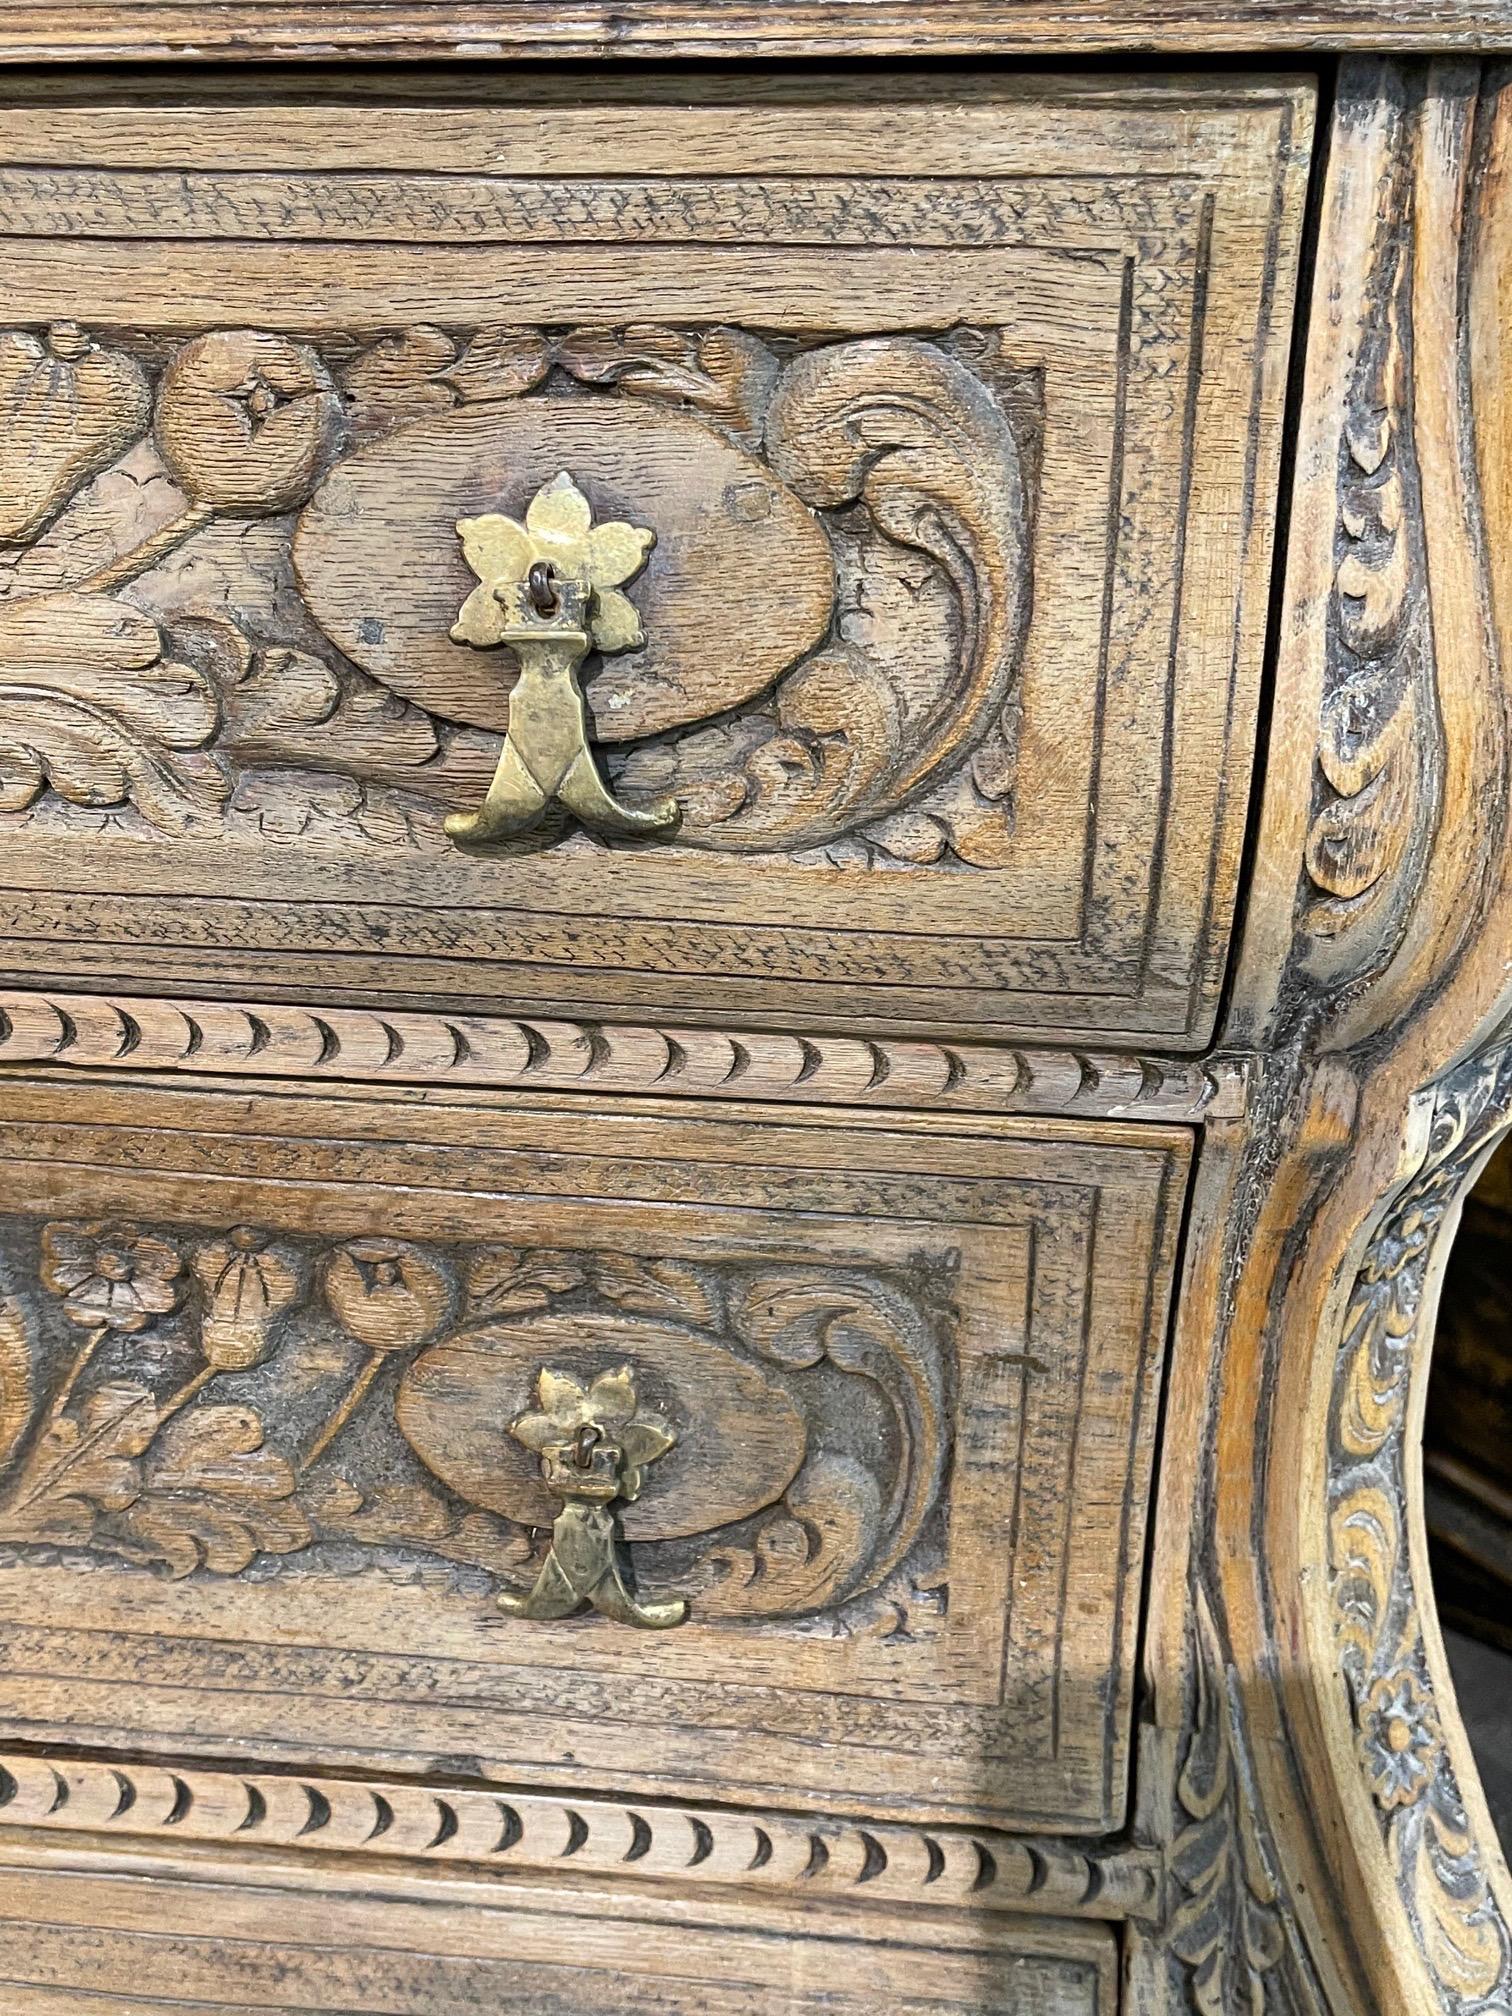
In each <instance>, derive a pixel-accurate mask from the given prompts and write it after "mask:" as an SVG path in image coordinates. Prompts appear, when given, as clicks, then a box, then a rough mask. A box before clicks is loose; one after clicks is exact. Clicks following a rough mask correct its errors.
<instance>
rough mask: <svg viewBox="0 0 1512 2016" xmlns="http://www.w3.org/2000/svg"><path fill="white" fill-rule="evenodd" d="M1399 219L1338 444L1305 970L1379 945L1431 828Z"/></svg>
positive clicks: (1320, 970)
mask: <svg viewBox="0 0 1512 2016" xmlns="http://www.w3.org/2000/svg"><path fill="white" fill-rule="evenodd" d="M1411 263H1412V258H1411V241H1410V233H1409V234H1408V236H1407V237H1405V238H1404V236H1403V235H1402V233H1401V232H1400V230H1399V229H1398V224H1397V218H1396V215H1395V214H1394V210H1393V206H1392V205H1391V204H1390V203H1387V202H1385V201H1383V202H1382V205H1381V212H1380V221H1379V224H1378V229H1377V236H1376V241H1375V243H1374V245H1373V246H1372V248H1371V255H1370V277H1369V286H1368V289H1367V294H1366V300H1365V305H1364V307H1363V308H1362V326H1361V331H1360V340H1359V348H1358V354H1357V357H1356V360H1355V365H1354V370H1353V373H1352V376H1351V379H1350V383H1349V387H1348V392H1347V395H1346V404H1345V408H1344V412H1343V415H1342V421H1341V427H1340V435H1339V443H1338V472H1337V479H1336V485H1337V489H1336V494H1337V522H1336V527H1335V537H1334V578H1333V589H1332V595H1331V598H1330V602H1329V609H1328V629H1327V641H1326V648H1325V653H1324V669H1325V688H1324V693H1323V698H1322V703H1321V710H1320V715H1319V723H1318V754H1317V762H1318V787H1317V794H1316V799H1315V804H1314V809H1313V816H1312V821H1311V824H1310V826H1309V829H1308V834H1307V840H1306V845H1305V850H1304V858H1305V866H1306V871H1307V875H1308V878H1309V881H1310V883H1311V885H1312V886H1311V890H1310V892H1309V896H1308V900H1307V904H1306V908H1305V910H1304V913H1303V920H1302V921H1303V928H1304V930H1305V931H1306V933H1307V935H1308V938H1309V940H1310V944H1309V947H1308V951H1307V964H1308V967H1309V970H1310V971H1312V972H1313V973H1314V974H1315V975H1316V976H1317V977H1318V978H1320V979H1322V980H1324V981H1327V982H1331V983H1334V984H1341V983H1343V982H1346V981H1351V980H1357V979H1359V978H1361V977H1362V976H1364V975H1366V974H1367V973H1368V972H1370V971H1371V970H1373V969H1374V968H1375V967H1376V966H1377V965H1378V964H1379V963H1380V962H1381V961H1383V960H1384V959H1386V958H1389V956H1390V954H1391V952H1392V951H1393V949H1394V947H1395V944H1396V941H1397V936H1398V934H1399V931H1400V928H1401V924H1402V920H1403V918H1404V916H1405V906H1406V905H1407V904H1408V903H1409V902H1410V900H1411V896H1412V892H1413V889H1414V887H1415V880H1416V876H1415V864H1417V865H1421V861H1422V859H1423V857H1424V854H1425V850H1426V848H1427V845H1428V842H1429V839H1430V837H1431V832H1432V827H1433V822H1434V819H1435V816H1436V811H1437V804H1438V793H1439V787H1440V777H1439V771H1440V766H1441V744H1442V728H1441V724H1440V721H1439V716H1438V708H1437V702H1436V699H1435V695H1434V685H1433V641H1432V617H1431V612H1430V609H1429V606H1428V598H1427V590H1426V569H1425V566H1424V560H1423V554H1422V550H1421V541H1422V523H1421V503H1420V494H1419V484H1420V477H1419V473H1418V468H1417V462H1416V453H1415V449H1414V446H1413V437H1412V415H1413V400H1412V386H1411V355H1410V344H1409V336H1408V332H1407V330H1406V329H1405V328H1404V318H1405V317H1406V316H1407V315H1408V314H1409V313H1410V308H1409V296H1410V289H1411V279H1412V275H1411Z"/></svg>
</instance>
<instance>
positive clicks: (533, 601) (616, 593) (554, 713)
mask: <svg viewBox="0 0 1512 2016" xmlns="http://www.w3.org/2000/svg"><path fill="white" fill-rule="evenodd" d="M457 533H458V536H459V537H460V538H461V541H462V551H463V554H464V555H465V557H466V560H467V564H468V566H469V567H471V569H472V570H473V572H474V573H475V574H476V575H477V577H478V584H479V585H478V586H477V587H476V588H475V589H474V590H473V592H472V593H471V595H469V596H468V598H467V600H466V601H465V602H464V603H463V605H462V608H461V610H460V612H459V614H458V616H457V620H456V622H455V623H454V624H453V625H452V630H451V635H452V638H453V640H454V641H455V642H456V643H458V644H471V645H473V646H474V647H475V648H476V649H478V650H481V651H486V650H490V649H493V648H494V647H496V646H498V645H501V644H507V645H508V646H509V647H510V648H511V649H512V650H513V652H514V654H515V656H516V658H518V660H519V662H520V676H519V678H518V680H517V681H516V682H515V686H514V689H513V691H512V692H511V694H510V696H509V729H508V732H507V734H506V735H505V737H504V747H503V749H502V750H501V751H500V752H499V763H498V768H497V769H496V770H495V772H494V778H493V782H492V784H490V785H489V787H488V795H487V797H486V798H485V799H484V800H483V803H482V805H481V806H480V807H479V809H478V810H477V811H476V812H453V813H451V814H450V815H449V817H448V818H447V821H446V831H447V833H448V834H449V835H450V836H451V838H452V839H453V840H458V841H462V842H464V843H470V844H477V843H479V842H482V841H488V840H507V839H511V838H512V837H513V836H514V835H515V834H518V833H524V832H527V831H528V830H529V829H530V828H531V827H532V826H534V825H535V823H536V821H537V820H538V819H539V818H540V817H541V815H542V813H543V812H545V810H546V808H547V807H548V806H549V805H551V804H552V803H554V802H555V803H560V804H562V805H565V806H566V808H567V810H568V811H569V812H571V813H573V814H575V816H576V817H577V818H579V819H581V820H582V822H583V824H584V825H585V826H591V827H593V828H594V830H595V831H597V832H599V833H609V834H613V835H616V836H619V837H621V838H625V839H649V838H655V837H657V836H659V835H666V834H669V833H672V832H675V831H676V829H677V824H678V821H679V819H680V817H681V814H680V812H679V810H678V806H677V801H676V800H675V799H673V798H661V799H656V800H654V801H653V802H652V803H651V804H649V805H643V806H633V805H625V804H622V803H621V801H620V800H619V799H618V798H616V797H615V796H614V794H613V792H612V791H611V790H610V789H609V786H608V785H607V784H606V783H605V782H604V779H603V776H602V775H601V774H600V771H599V768H598V764H597V763H596V762H595V760H594V757H593V753H592V751H591V750H590V749H589V747H588V710H587V707H586V705H585V704H584V700H583V693H582V688H581V686H580V685H579V684H578V672H579V668H580V667H581V665H582V663H583V660H584V659H585V658H586V657H587V656H588V653H589V652H590V651H601V652H615V651H633V650H635V649H636V648H637V646H639V645H641V644H643V643H644V642H645V636H644V633H643V631H642V629H641V621H640V616H639V614H638V613H637V611H636V608H635V604H634V603H633V602H632V601H631V600H630V598H629V597H628V596H627V595H625V594H623V593H622V592H621V590H622V587H623V584H624V583H625V582H627V581H630V580H632V579H633V578H634V577H635V575H637V574H638V573H639V572H640V570H641V568H642V567H643V566H644V565H645V564H646V555H647V554H648V553H649V552H650V550H651V548H652V546H653V545H654V544H655V541H656V534H655V533H654V532H652V531H651V530H650V528H649V527H647V526H643V525H630V524H627V523H624V522H623V521H614V522H611V523H609V524H605V525H595V524H594V523H593V513H592V510H591V508H590V506H589V503H588V500H587V498H586V497H584V495H583V493H582V491H581V490H579V489H578V487H577V485H576V483H574V482H573V480H572V478H571V477H570V476H569V475H568V474H567V472H566V470H563V471H562V472H561V474H560V475H558V476H555V477H553V478H552V480H551V482H549V483H547V484H545V485H544V486H543V487H542V488H541V489H540V490H538V491H537V492H536V495H535V497H534V498H533V499H532V500H531V503H530V508H529V509H528V510H527V511H526V513H525V520H524V523H523V524H520V523H518V522H517V521H516V520H515V519H513V518H506V517H504V516H503V514H502V513H499V512H492V513H489V514H488V515H486V516H484V517H481V518H461V519H459V520H458V521H457Z"/></svg>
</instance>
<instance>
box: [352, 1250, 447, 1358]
mask: <svg viewBox="0 0 1512 2016" xmlns="http://www.w3.org/2000/svg"><path fill="white" fill-rule="evenodd" d="M325 1294H326V1300H327V1301H328V1302H329V1303H330V1305H331V1308H332V1310H333V1312H334V1313H335V1316H336V1319H337V1321H338V1322H339V1323H340V1324H341V1326H342V1328H343V1329H344V1330H345V1331H346V1332H347V1334H348V1335H349V1336H351V1337H355V1338H356V1340H357V1342H358V1343H359V1344H365V1345H366V1346H367V1348H368V1349H369V1350H370V1351H408V1350H409V1349H410V1347H411V1346H412V1345H415V1344H420V1343H423V1342H424V1340H425V1339H426V1338H427V1337H429V1336H431V1335H432V1334H433V1333H434V1332H435V1331H436V1330H437V1329H438V1328H439V1326H440V1324H441V1323H442V1321H443V1320H444V1319H445V1317H446V1314H447V1311H448V1310H449V1309H450V1308H451V1303H452V1284H451V1278H450V1276H449V1275H448V1274H447V1272H446V1270H445V1269H444V1268H443V1267H441V1266H439V1265H438V1264H437V1263H436V1261H434V1260H432V1259H430V1258H429V1257H428V1256H427V1255H426V1254H424V1253H422V1252H421V1251H420V1249H419V1247H418V1246H406V1245H405V1244H403V1243H402V1241H400V1240H397V1239H353V1240H351V1241H350V1242H349V1243H348V1244H347V1245H345V1246H342V1247H339V1248H338V1249H337V1251H336V1252H334V1253H333V1254H332V1255H331V1257H330V1259H329V1260H327V1262H326V1265H325Z"/></svg>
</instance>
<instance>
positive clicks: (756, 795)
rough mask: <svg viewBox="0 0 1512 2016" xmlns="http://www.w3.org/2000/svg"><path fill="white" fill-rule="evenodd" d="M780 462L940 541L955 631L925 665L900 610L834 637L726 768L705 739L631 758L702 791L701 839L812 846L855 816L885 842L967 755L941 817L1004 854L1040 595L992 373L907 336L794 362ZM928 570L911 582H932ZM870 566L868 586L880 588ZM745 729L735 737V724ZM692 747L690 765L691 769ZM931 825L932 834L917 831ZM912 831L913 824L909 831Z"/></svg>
mask: <svg viewBox="0 0 1512 2016" xmlns="http://www.w3.org/2000/svg"><path fill="white" fill-rule="evenodd" d="M766 438H767V449H768V453H769V455H770V457H771V460H772V465H773V467H774V468H775V469H776V471H777V473H778V474H779V475H780V476H781V477H782V478H783V480H784V481H785V482H786V483H788V484H789V485H790V486H791V488H792V489H793V490H794V491H795V492H796V493H797V495H798V496H800V497H801V498H803V499H804V500H805V501H806V502H807V503H809V504H811V505H813V506H814V507H815V508H816V509H820V510H823V511H827V512H844V511H846V510H848V509H850V508H852V507H854V506H857V505H862V506H864V508H865V510H866V511H867V513H868V514H869V516H870V519H871V522H872V524H873V526H874V527H875V531H876V533H877V534H879V535H880V536H881V540H882V541H883V542H885V543H886V544H889V545H890V547H891V549H892V552H893V556H894V564H896V561H897V558H898V557H899V556H900V554H901V553H903V552H911V553H913V554H916V555H923V556H924V557H925V558H926V559H927V560H928V561H929V562H931V563H932V564H933V568H934V569H935V570H937V574H938V578H939V580H940V581H941V582H943V583H944V584H946V586H947V587H948V592H949V597H950V603H951V608H952V611H953V615H954V627H955V631H956V636H957V642H956V644H955V647H954V649H953V651H952V652H951V654H950V655H949V659H948V662H947V663H945V664H942V665H939V666H935V667H931V668H929V671H930V672H932V673H933V674H934V676H933V677H932V678H931V677H930V676H929V673H928V672H926V673H923V674H922V676H921V672H920V669H919V668H918V667H917V666H915V667H914V668H913V669H912V671H911V672H910V670H909V669H908V668H906V667H905V665H904V664H903V662H902V656H903V653H904V652H905V651H906V650H907V643H906V641H904V640H901V639H899V638H898V637H897V635H896V633H895V626H893V625H890V624H889V625H877V626H873V629H872V634H871V635H870V636H869V637H868V639H867V641H866V642H865V643H864V644H863V643H861V642H859V641H856V640H855V639H854V638H853V637H851V636H850V635H848V634H847V633H848V629H849V628H850V627H851V623H852V620H853V619H859V620H861V621H862V622H863V623H864V617H865V610H864V604H863V605H861V606H854V607H853V608H852V609H851V612H850V617H849V618H848V617H847V614H846V611H845V608H844V606H843V604H842V611H841V616H840V621H839V629H838V633H837V635H836V637H835V638H834V639H833V640H832V641H831V642H829V643H828V644H826V645H825V646H824V647H822V648H821V650H820V651H819V652H818V653H816V654H815V655H814V656H813V657H811V658H809V659H807V660H805V661H804V662H802V663H801V664H800V665H798V666H797V667H796V668H795V669H794V670H793V671H792V672H790V673H789V674H788V675H787V676H786V677H785V678H784V679H783V680H782V681H781V682H780V683H779V685H778V687H777V690H776V693H775V695H774V697H773V702H772V707H771V711H770V714H769V716H768V719H767V721H766V724H765V728H766V732H765V733H764V734H761V733H760V726H761V724H760V723H755V722H753V723H752V724H751V728H750V730H749V735H750V737H751V738H752V739H751V740H750V741H749V742H748V744H747V746H746V747H744V748H741V747H740V746H739V744H738V743H736V744H735V746H734V747H733V748H732V749H731V750H730V759H731V760H727V761H726V762H725V764H724V765H723V766H722V767H720V766H719V765H718V763H717V761H716V763H714V764H710V763H708V761H707V757H706V754H705V750H704V748H703V747H701V746H700V745H699V742H698V738H697V737H696V736H695V737H693V738H692V747H691V748H690V750H689V752H688V757H687V758H686V759H685V758H682V757H681V755H680V752H679V751H677V750H676V749H672V750H662V751H652V752H650V755H649V757H648V759H646V760H645V761H644V762H643V763H638V762H637V759H636V758H635V757H634V756H632V757H631V758H630V759H629V761H628V762H627V763H626V765H625V775H626V777H627V779H631V778H633V779H634V780H635V781H636V782H637V783H642V782H643V781H644V780H645V779H646V778H648V777H653V776H654V777H655V779H656V781H657V783H658V785H659V786H660V787H661V788H670V789H672V790H673V791H674V792H676V793H677V795H678V796H679V797H684V798H685V801H686V811H685V830H686V836H687V837H688V838H689V839H690V840H694V841H700V840H701V841H703V842H704V844H708V845H715V846H718V847H720V848H723V849H733V850H739V851H758V850H769V849H772V848H776V847H780V848H782V849H784V850H791V851H794V852H801V851H803V850H804V849H808V848H815V847H823V846H825V845H826V844H828V843H831V842H833V841H835V840H837V839H839V838H841V837H842V836H843V835H845V834H847V833H849V832H851V831H852V830H856V829H860V830H861V831H862V832H863V833H871V834H872V835H873V839H874V842H875V845H876V847H877V848H878V850H879V851H881V852H884V853H885V852H888V851H890V850H889V848H888V844H887V842H888V837H889V829H888V827H887V824H886V822H887V821H889V820H890V819H892V818H893V817H894V815H896V814H898V813H899V812H900V811H902V810H903V809H904V808H905V807H908V806H910V805H911V804H912V802H913V801H914V800H915V799H916V798H918V797H919V796H920V795H921V794H922V793H924V792H925V791H927V790H928V789H929V788H930V787H931V786H933V785H935V784H937V783H939V782H941V780H945V779H950V778H952V777H953V776H954V775H955V773H956V772H957V771H958V770H960V769H961V766H962V765H965V766H966V772H965V774H966V775H967V776H968V777H969V783H970V789H969V790H967V791H966V792H965V797H964V802H963V800H962V798H961V795H960V792H959V791H958V792H956V793H954V794H952V793H951V792H950V791H949V790H947V791H946V793H945V795H944V796H943V797H942V798H941V800H940V803H939V805H938V808H937V809H935V808H933V807H931V808H930V812H931V814H932V817H931V823H932V825H933V827H934V828H935V829H936V830H937V831H938V833H939V835H940V838H939V841H938V842H937V844H936V845H935V846H934V847H933V849H932V851H931V853H930V855H929V857H928V858H938V856H939V855H940V854H941V853H943V852H944V851H945V849H946V847H947V846H948V847H949V848H950V849H951V850H952V851H953V852H954V853H955V854H956V855H957V856H958V857H959V858H960V859H961V860H963V861H967V862H970V863H973V864H974V865H981V866H994V865H997V862H998V860H999V859H1000V858H1001V847H1002V843H1003V839H1004V837H1005V835H1006V833H1007V832H1008V831H1009V830H1011V829H1010V828H1009V827H1008V825H1007V824H1006V813H1005V807H1004V800H1005V799H1006V797H1007V793H1008V789H1009V784H1010V780H1011V771H1012V765H1011V762H1009V761H1005V750H1006V748H1007V747H1008V746H1010V745H1011V740H1012V734H1013V716H1012V713H1011V710H1010V707H1009V700H1010V694H1011V691H1012V688H1013V683H1014V679H1015V675H1016V671H1017V664H1018V653H1019V648H1020V645H1021V642H1022V636H1023V630H1024V626H1025V622H1026V619H1027V611H1028V581H1029V564H1028V540H1029V526H1028V516H1027V500H1026V497H1025V491H1024V484H1023V476H1022V470H1021V466H1020V460H1019V455H1018V450H1017V446H1016V443H1015V441H1014V437H1013V432H1012V429H1011V427H1010V426H1009V423H1008V421H1007V419H1006V418H1005V417H1004V415H1003V413H1002V412H1001V410H1000V409H999V407H998V406H997V404H996V402H995V400H994V399H993V398H992V395H991V394H990V393H989V392H988V390H987V388H986V386H985V385H984V384H983V383H982V381H981V380H980V379H979V378H977V377H976V376H975V375H974V374H973V373H972V372H971V371H969V370H968V369H967V367H966V366H965V365H964V364H962V363H960V362H959V361H958V360H957V359H955V358H954V357H952V356H950V355H949V354H948V353H947V352H946V351H944V350H943V349H941V348H939V347H938V346H936V345H934V344H930V343H925V342H921V341H917V340H914V339H910V338H901V337H899V338H885V339H877V340H865V341H860V342H855V343H842V344H834V345H828V346H825V347H822V348H819V349H816V350H811V351H807V352H805V353H803V354H802V355H800V356H799V357H798V358H796V359H795V360H794V361H793V362H792V363H791V364H790V365H789V366H788V367H787V369H786V371H785V372H784V374H783V376H782V378H781V380H780V382H779V384H778V387H777V391H776V393H775V395H774V397H773V400H772V405H771V409H770V411H769V413H768V416H767V437H766ZM927 578H928V577H927V576H926V577H925V578H924V579H921V580H920V581H919V583H918V584H917V585H916V587H915V589H914V592H915V593H918V592H919V591H920V590H921V589H923V588H924V586H925V585H926V581H927ZM866 579H867V574H866V573H865V572H864V571H863V572H861V573H860V574H859V575H858V576H857V577H856V585H855V586H854V587H853V588H852V590H851V594H852V595H853V596H860V595H862V594H863V593H864V584H865V582H866ZM731 740H732V741H734V738H731ZM683 761H688V762H689V763H690V767H689V768H688V769H687V770H686V771H685V770H684V769H683V767H682V764H683ZM915 844H916V843H915ZM903 845H904V847H905V848H906V847H907V846H908V845H909V842H908V841H907V839H904V840H903Z"/></svg>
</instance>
